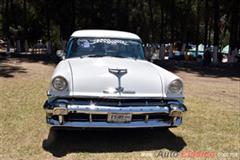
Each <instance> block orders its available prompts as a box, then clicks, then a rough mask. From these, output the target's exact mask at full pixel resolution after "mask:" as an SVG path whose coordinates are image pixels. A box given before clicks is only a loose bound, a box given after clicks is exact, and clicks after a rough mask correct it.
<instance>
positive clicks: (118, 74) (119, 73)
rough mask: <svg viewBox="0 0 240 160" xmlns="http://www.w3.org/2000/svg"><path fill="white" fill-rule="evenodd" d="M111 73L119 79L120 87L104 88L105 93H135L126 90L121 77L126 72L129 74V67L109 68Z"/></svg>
mask: <svg viewBox="0 0 240 160" xmlns="http://www.w3.org/2000/svg"><path fill="white" fill-rule="evenodd" d="M108 71H109V73H112V74H113V75H115V76H116V77H117V79H118V87H117V88H110V89H108V90H104V91H103V92H104V93H119V94H121V93H127V94H134V93H135V92H134V91H124V88H123V87H122V86H121V78H122V76H124V75H125V74H127V69H111V68H109V69H108Z"/></svg>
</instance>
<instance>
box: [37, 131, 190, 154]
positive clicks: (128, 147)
mask: <svg viewBox="0 0 240 160" xmlns="http://www.w3.org/2000/svg"><path fill="white" fill-rule="evenodd" d="M186 145H187V144H186V142H185V141H184V139H183V138H182V137H178V136H176V135H175V134H174V133H173V132H171V131H170V130H166V129H164V130H163V129H114V130H56V129H53V128H51V129H50V131H49V135H48V138H47V139H45V140H43V142H42V147H43V149H44V150H46V151H48V152H50V153H52V154H53V156H55V157H63V156H66V155H67V154H69V153H84V152H85V153H86V152H87V153H111V152H132V151H151V150H160V149H168V150H172V151H176V152H179V151H181V150H182V149H183V148H184V147H185V146H186Z"/></svg>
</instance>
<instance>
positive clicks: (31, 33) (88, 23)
mask: <svg viewBox="0 0 240 160" xmlns="http://www.w3.org/2000/svg"><path fill="white" fill-rule="evenodd" d="M239 5H240V4H239V1H238V0H228V1H224V0H212V1H210V0H81V1H80V0H68V1H66V0H1V3H0V9H1V17H0V26H1V27H0V29H1V31H0V37H4V38H6V39H11V40H15V39H20V40H28V41H29V42H35V41H36V40H38V39H43V40H45V41H49V40H50V41H53V42H58V41H60V40H67V39H68V38H69V36H70V35H71V33H72V32H73V31H74V30H79V29H114V30H123V31H130V32H133V33H137V34H138V35H140V36H141V38H142V39H143V41H144V42H151V43H168V42H175V41H182V42H186V43H188V42H191V43H195V44H199V43H205V44H213V43H214V44H228V43H229V42H230V43H231V44H232V45H233V46H237V47H239V44H240V40H239V37H240V29H239V28H240V13H239V12H240V6H239ZM214 33H215V34H214Z"/></svg>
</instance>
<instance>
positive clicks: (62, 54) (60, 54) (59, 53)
mask: <svg viewBox="0 0 240 160" xmlns="http://www.w3.org/2000/svg"><path fill="white" fill-rule="evenodd" d="M56 55H57V56H58V57H60V58H61V59H65V55H66V54H65V52H64V51H63V50H57V52H56Z"/></svg>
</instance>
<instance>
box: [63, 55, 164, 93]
mask: <svg viewBox="0 0 240 160" xmlns="http://www.w3.org/2000/svg"><path fill="white" fill-rule="evenodd" d="M67 61H68V63H69V65H70V68H71V72H72V92H71V93H72V94H73V96H98V97H106V96H111V97H115V96H117V97H119V96H122V97H124V96H126V97H163V92H164V85H163V81H162V78H161V77H162V76H161V75H160V73H159V71H158V70H157V69H156V67H155V66H154V65H153V64H152V63H149V62H147V61H144V60H135V59H130V58H115V57H101V58H70V59H67ZM111 69H124V70H126V71H127V73H126V74H125V75H123V76H122V77H121V78H118V76H117V75H114V74H113V73H110V72H109V70H111ZM119 83H120V84H119ZM119 87H121V88H122V91H117V89H116V88H119Z"/></svg>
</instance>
